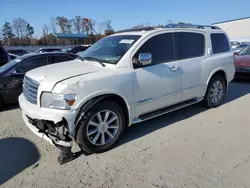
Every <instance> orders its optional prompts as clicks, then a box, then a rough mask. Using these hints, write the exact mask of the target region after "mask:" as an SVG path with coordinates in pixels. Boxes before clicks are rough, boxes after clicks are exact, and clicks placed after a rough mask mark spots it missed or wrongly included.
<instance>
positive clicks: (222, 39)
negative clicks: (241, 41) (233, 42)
mask: <svg viewBox="0 0 250 188" xmlns="http://www.w3.org/2000/svg"><path fill="white" fill-rule="evenodd" d="M210 36H211V42H212V48H213V53H214V54H218V53H223V52H228V51H229V50H230V46H229V42H228V40H227V37H226V35H225V34H223V33H212V34H211V35H210Z"/></svg>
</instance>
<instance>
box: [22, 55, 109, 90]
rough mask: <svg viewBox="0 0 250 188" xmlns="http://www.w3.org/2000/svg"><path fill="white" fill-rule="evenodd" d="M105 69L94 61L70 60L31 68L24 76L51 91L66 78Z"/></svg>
mask: <svg viewBox="0 0 250 188" xmlns="http://www.w3.org/2000/svg"><path fill="white" fill-rule="evenodd" d="M101 70H102V71H103V70H105V68H104V67H101V65H100V66H99V65H98V64H96V63H93V64H92V63H90V62H87V61H84V62H83V61H81V60H72V61H67V62H63V63H56V64H52V65H48V66H43V67H40V68H37V69H33V70H31V71H29V72H27V73H26V76H28V77H29V78H32V79H33V80H36V81H38V82H39V83H40V85H41V84H42V88H43V90H44V91H52V89H53V87H54V86H55V85H56V84H57V83H59V82H61V81H63V80H66V79H69V78H73V77H76V76H81V75H84V74H90V73H94V72H98V71H101Z"/></svg>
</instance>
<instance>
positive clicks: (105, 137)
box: [86, 110, 119, 146]
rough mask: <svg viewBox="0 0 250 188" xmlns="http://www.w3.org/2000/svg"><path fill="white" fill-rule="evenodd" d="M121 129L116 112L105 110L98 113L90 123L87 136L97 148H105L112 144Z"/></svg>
mask: <svg viewBox="0 0 250 188" xmlns="http://www.w3.org/2000/svg"><path fill="white" fill-rule="evenodd" d="M118 129H119V119H118V116H117V114H116V113H115V112H113V111H111V110H103V111H100V112H97V113H96V114H95V115H94V116H93V117H92V118H91V119H90V121H89V123H88V126H87V129H86V131H87V132H86V134H87V138H88V140H89V141H90V142H91V143H92V144H93V145H95V146H103V145H106V144H108V143H109V142H111V141H112V140H113V139H114V137H115V136H116V133H117V130H118Z"/></svg>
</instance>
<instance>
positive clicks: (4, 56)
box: [0, 46, 8, 66]
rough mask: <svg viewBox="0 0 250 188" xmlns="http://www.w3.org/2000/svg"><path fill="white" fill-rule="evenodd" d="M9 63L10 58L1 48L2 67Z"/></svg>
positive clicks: (0, 60)
mask: <svg viewBox="0 0 250 188" xmlns="http://www.w3.org/2000/svg"><path fill="white" fill-rule="evenodd" d="M7 62H8V56H7V53H6V52H5V50H4V49H3V48H2V47H1V46H0V66H1V65H3V64H5V63H7Z"/></svg>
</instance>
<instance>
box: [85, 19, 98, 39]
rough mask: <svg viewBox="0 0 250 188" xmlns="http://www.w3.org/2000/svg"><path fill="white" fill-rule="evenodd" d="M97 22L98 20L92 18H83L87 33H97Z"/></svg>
mask: <svg viewBox="0 0 250 188" xmlns="http://www.w3.org/2000/svg"><path fill="white" fill-rule="evenodd" d="M95 24H96V22H95V21H94V20H92V19H91V18H83V21H82V30H84V31H85V32H86V34H87V35H89V34H91V35H93V34H94V33H96V31H95Z"/></svg>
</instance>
